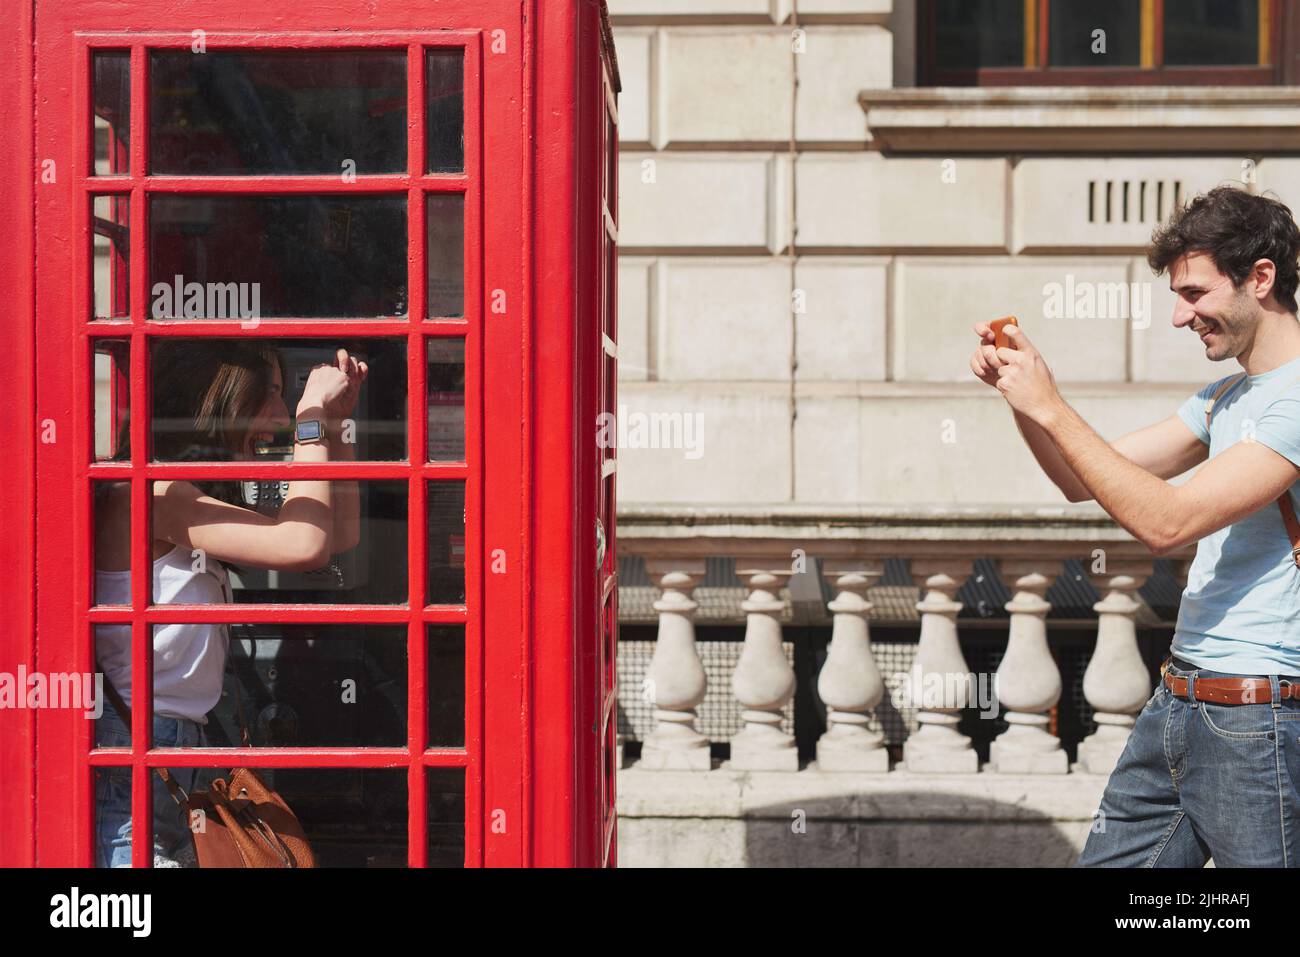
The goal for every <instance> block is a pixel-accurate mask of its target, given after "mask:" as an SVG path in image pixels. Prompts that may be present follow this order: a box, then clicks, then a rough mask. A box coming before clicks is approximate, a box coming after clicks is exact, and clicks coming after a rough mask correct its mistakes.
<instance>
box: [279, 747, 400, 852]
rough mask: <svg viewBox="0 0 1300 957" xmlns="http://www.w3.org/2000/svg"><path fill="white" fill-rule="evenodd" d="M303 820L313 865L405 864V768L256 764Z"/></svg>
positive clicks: (300, 821)
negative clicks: (269, 766)
mask: <svg viewBox="0 0 1300 957" xmlns="http://www.w3.org/2000/svg"><path fill="white" fill-rule="evenodd" d="M257 774H258V777H260V778H261V779H262V781H263V782H265V783H266V785H267V787H270V788H274V789H275V790H276V791H277V792H279V794H280V797H282V798H283V799H284V802H285V803H286V804H287V805H288V806H289V808H290V810H292V811H293V813H294V814H295V815H296V816H297V818H298V821H299V823H301V824H302V829H303V832H304V833H305V835H306V837H307V841H308V843H309V844H310V845H311V850H312V854H313V855H314V856H315V858H316V866H317V867H405V866H406V861H407V822H406V813H407V812H406V805H407V794H406V769H405V768H404V767H403V768H258V769H257Z"/></svg>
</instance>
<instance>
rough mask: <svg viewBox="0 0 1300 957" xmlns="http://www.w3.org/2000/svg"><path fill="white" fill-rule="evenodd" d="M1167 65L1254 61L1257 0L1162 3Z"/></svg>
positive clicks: (1225, 64) (1257, 49) (1214, 64)
mask: <svg viewBox="0 0 1300 957" xmlns="http://www.w3.org/2000/svg"><path fill="white" fill-rule="evenodd" d="M1164 19H1165V63H1166V64H1168V65H1169V66H1232V65H1242V64H1251V65H1254V64H1257V63H1259V62H1260V57H1259V0H1177V2H1176V3H1175V2H1169V3H1166V4H1165V18H1164Z"/></svg>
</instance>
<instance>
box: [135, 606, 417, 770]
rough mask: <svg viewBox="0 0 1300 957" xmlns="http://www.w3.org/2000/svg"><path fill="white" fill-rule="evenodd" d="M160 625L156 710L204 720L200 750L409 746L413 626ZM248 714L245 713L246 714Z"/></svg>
mask: <svg viewBox="0 0 1300 957" xmlns="http://www.w3.org/2000/svg"><path fill="white" fill-rule="evenodd" d="M225 630H226V629H225V626H204V625H194V624H179V625H155V626H154V630H153V643H154V677H153V680H154V688H153V694H154V708H155V709H156V710H159V711H163V712H166V713H169V714H173V715H183V716H186V717H188V718H189V719H190V720H194V721H197V720H199V719H200V718H206V719H207V724H206V726H205V727H204V738H203V740H201V741H198V742H195V744H194V746H195V747H218V748H220V747H232V748H233V747H240V745H241V742H242V741H243V734H242V732H241V727H247V729H248V733H249V739H250V741H251V744H252V746H253V747H257V748H261V747H268V748H271V747H274V748H304V747H402V746H403V745H405V744H406V627H405V626H404V625H232V626H229V628H228V634H229V637H230V641H229V643H228V651H225V652H223V651H222V642H220V641H219V642H217V643H215V644H214V643H213V642H212V641H211V637H212V636H213V635H216V636H217V637H219V638H220V637H221V636H222V633H223V631H225ZM241 711H242V718H241Z"/></svg>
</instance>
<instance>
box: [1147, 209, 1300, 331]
mask: <svg viewBox="0 0 1300 957" xmlns="http://www.w3.org/2000/svg"><path fill="white" fill-rule="evenodd" d="M1191 252H1204V253H1208V254H1209V256H1210V258H1211V259H1212V260H1214V265H1215V267H1217V268H1218V270H1219V272H1221V273H1223V274H1224V275H1225V276H1228V277H1229V278H1230V279H1231V280H1232V284H1233V285H1234V286H1236V287H1237V288H1241V284H1242V283H1243V282H1245V281H1246V277H1247V276H1249V275H1250V273H1251V271H1252V270H1253V269H1254V267H1255V263H1256V261H1257V260H1260V259H1268V260H1271V261H1272V262H1273V265H1274V266H1276V267H1277V278H1276V280H1275V281H1274V283H1273V298H1274V299H1276V300H1277V302H1278V305H1280V306H1281V307H1282V308H1283V309H1286V310H1287V311H1288V312H1295V311H1296V286H1297V285H1298V284H1300V276H1298V274H1297V271H1296V258H1297V256H1300V229H1298V228H1297V227H1296V224H1295V219H1293V218H1292V216H1291V210H1290V209H1288V208H1287V206H1286V205H1285V204H1283V203H1282V202H1280V201H1279V200H1276V199H1271V198H1269V197H1267V196H1255V195H1252V194H1251V193H1248V192H1246V191H1245V190H1244V189H1239V188H1237V187H1235V186H1216V187H1215V188H1214V189H1212V190H1210V191H1209V192H1208V193H1206V194H1205V195H1203V196H1197V197H1196V198H1195V199H1193V200H1192V201H1191V202H1190V203H1187V204H1185V205H1183V206H1180V207H1179V208H1178V209H1177V210H1176V211H1175V212H1174V214H1173V216H1171V217H1170V219H1169V222H1167V223H1165V224H1164V225H1163V226H1158V227H1156V230H1155V231H1154V232H1153V233H1152V234H1151V245H1150V246H1149V247H1148V248H1147V264H1148V265H1149V266H1150V267H1151V271H1152V272H1154V273H1155V274H1156V275H1157V276H1159V275H1160V274H1161V273H1163V272H1164V271H1165V270H1166V269H1168V268H1169V267H1170V265H1172V264H1173V262H1174V261H1175V260H1177V259H1178V258H1179V257H1181V256H1185V255H1186V254H1187V253H1191Z"/></svg>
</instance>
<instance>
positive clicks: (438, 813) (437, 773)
mask: <svg viewBox="0 0 1300 957" xmlns="http://www.w3.org/2000/svg"><path fill="white" fill-rule="evenodd" d="M424 780H425V784H426V787H427V788H428V795H427V797H428V800H427V801H426V802H425V803H426V805H427V806H428V809H429V814H428V817H427V818H426V819H425V821H426V823H425V827H426V829H427V832H428V839H429V844H428V847H429V852H428V859H427V862H426V863H427V865H428V866H429V867H464V866H465V772H464V771H463V770H461V769H460V768H429V771H428V774H427V776H426V777H425V779H424Z"/></svg>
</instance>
